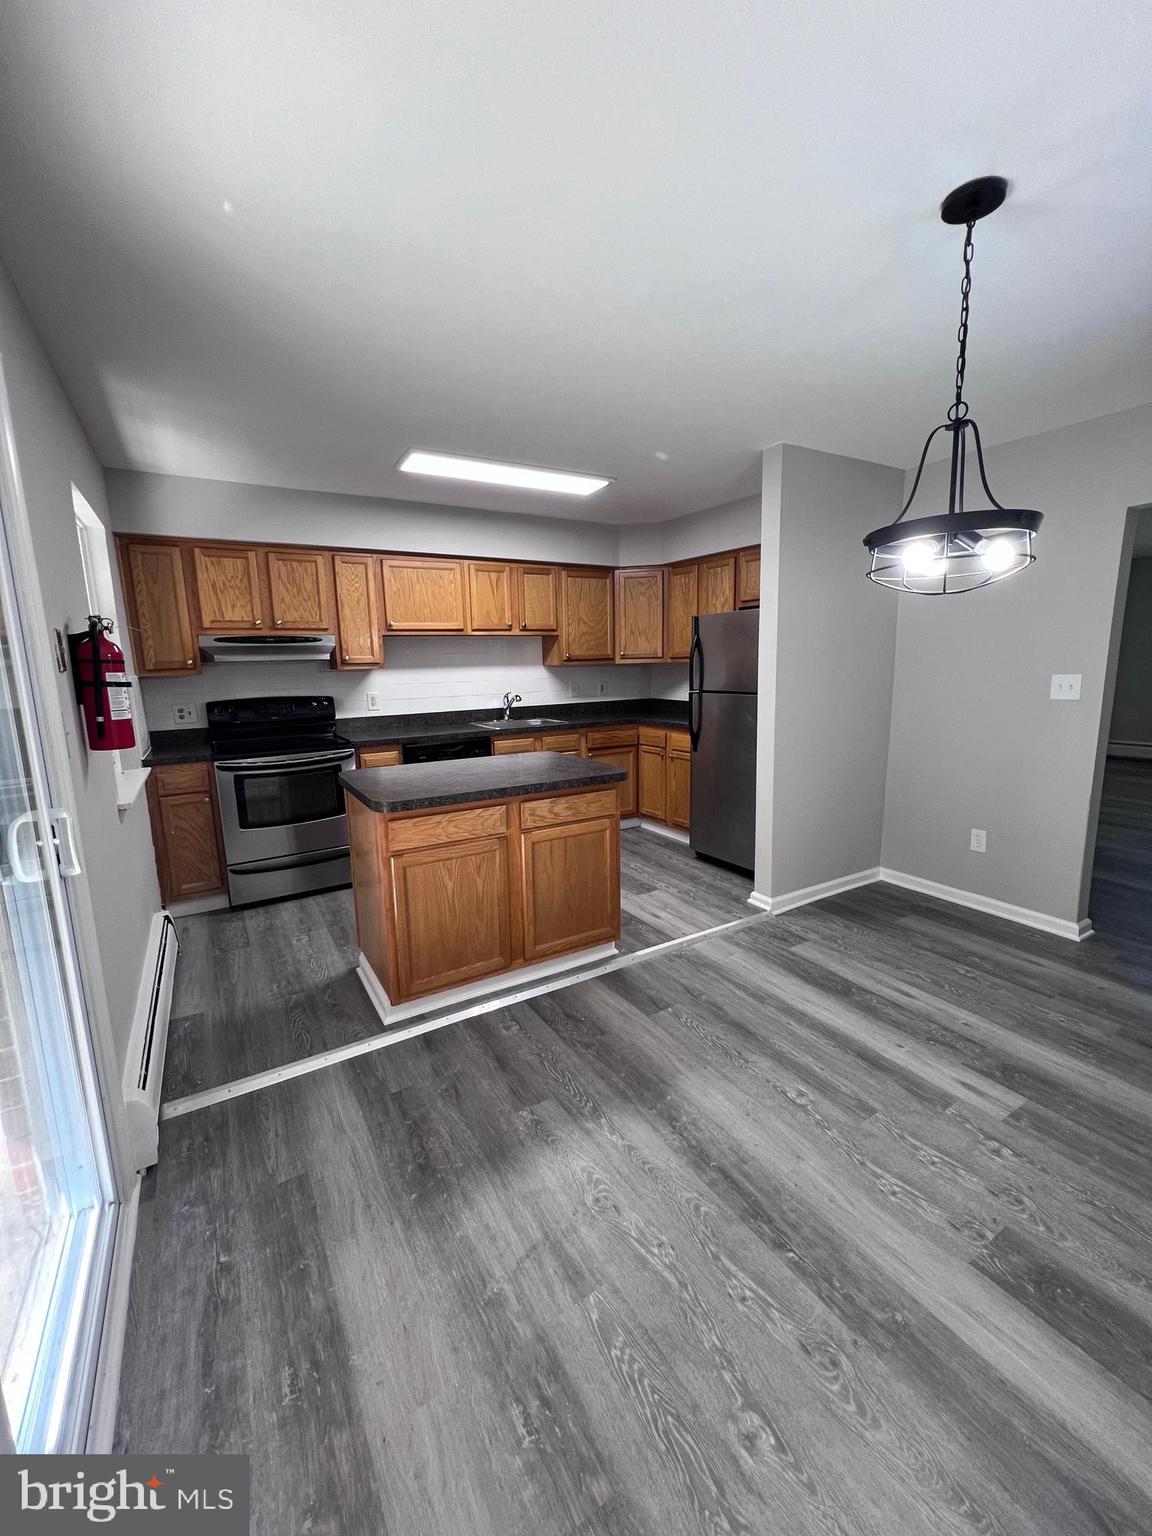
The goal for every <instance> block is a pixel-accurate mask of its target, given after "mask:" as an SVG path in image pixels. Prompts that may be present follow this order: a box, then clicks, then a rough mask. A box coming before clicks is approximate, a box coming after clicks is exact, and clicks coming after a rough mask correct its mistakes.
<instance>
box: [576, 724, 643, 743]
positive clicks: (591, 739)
mask: <svg viewBox="0 0 1152 1536" xmlns="http://www.w3.org/2000/svg"><path fill="white" fill-rule="evenodd" d="M586 735H587V738H588V745H589V746H590V747H634V746H635V745H636V727H635V726H634V725H598V726H596V727H594V728H593V729H592V730H590V731H588V732H586Z"/></svg>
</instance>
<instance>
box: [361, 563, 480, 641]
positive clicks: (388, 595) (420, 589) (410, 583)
mask: <svg viewBox="0 0 1152 1536" xmlns="http://www.w3.org/2000/svg"><path fill="white" fill-rule="evenodd" d="M381 569H382V570H383V573H384V627H385V629H388V630H395V631H397V632H398V633H403V632H407V633H409V634H415V635H419V634H424V633H432V634H452V633H463V631H464V629H465V623H464V562H463V561H462V560H420V559H415V558H413V559H409V560H405V559H401V558H399V557H396V556H392V555H389V556H388V557H387V558H386V559H384V560H383V561H382V562H381Z"/></svg>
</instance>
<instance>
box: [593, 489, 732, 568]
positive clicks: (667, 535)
mask: <svg viewBox="0 0 1152 1536" xmlns="http://www.w3.org/2000/svg"><path fill="white" fill-rule="evenodd" d="M619 532H620V564H621V565H660V564H662V563H663V562H665V561H670V560H692V559H695V557H696V556H697V555H712V554H715V553H716V552H717V551H718V550H721V549H738V548H739V547H740V546H741V545H743V544H758V543H759V542H760V497H759V496H744V497H742V498H741V499H740V500H739V501H727V502H724V503H723V505H721V506H718V507H706V508H705V509H704V511H702V512H692V513H690V514H689V515H688V516H687V517H675V518H670V519H669V520H668V521H667V522H664V523H630V524H628V526H627V527H624V528H621V529H620V530H619Z"/></svg>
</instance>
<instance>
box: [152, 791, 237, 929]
mask: <svg viewBox="0 0 1152 1536" xmlns="http://www.w3.org/2000/svg"><path fill="white" fill-rule="evenodd" d="M148 809H149V813H150V815H151V818H152V840H153V843H154V844H155V848H156V869H157V873H158V875H159V877H160V894H161V896H162V897H163V899H164V901H166V902H169V901H187V900H190V899H192V898H194V897H199V896H215V895H218V894H219V893H220V892H221V891H223V890H224V888H225V865H224V848H223V841H222V838H221V835H220V817H219V812H218V810H217V806H216V793H215V784H214V779H213V774H212V768H211V764H209V763H172V764H162V765H160V766H159V767H156V768H154V769H153V770H152V774H151V777H150V778H149V781H148Z"/></svg>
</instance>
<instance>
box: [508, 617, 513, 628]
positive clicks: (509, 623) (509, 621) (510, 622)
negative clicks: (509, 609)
mask: <svg viewBox="0 0 1152 1536" xmlns="http://www.w3.org/2000/svg"><path fill="white" fill-rule="evenodd" d="M508 628H509V629H511V628H512V620H511V619H509V620H508Z"/></svg>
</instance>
